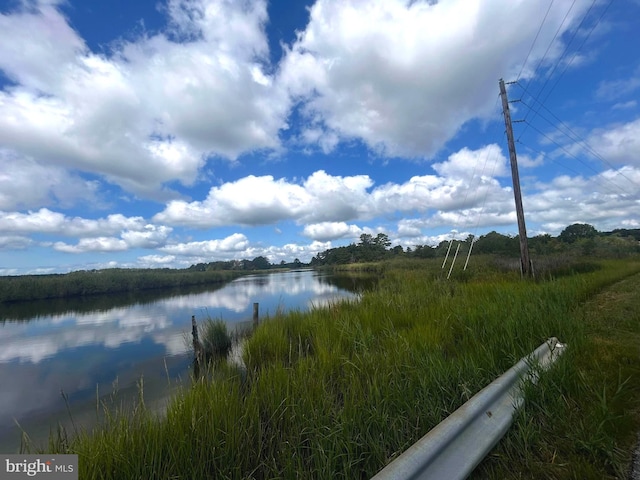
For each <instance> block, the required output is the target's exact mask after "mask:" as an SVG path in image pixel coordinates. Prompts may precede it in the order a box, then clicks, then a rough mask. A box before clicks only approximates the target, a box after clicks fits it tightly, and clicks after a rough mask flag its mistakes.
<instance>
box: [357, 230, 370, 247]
mask: <svg viewBox="0 0 640 480" xmlns="http://www.w3.org/2000/svg"><path fill="white" fill-rule="evenodd" d="M372 243H373V236H372V235H369V234H368V233H363V234H362V235H360V243H359V244H358V246H361V247H367V246H369V245H371V244H372Z"/></svg>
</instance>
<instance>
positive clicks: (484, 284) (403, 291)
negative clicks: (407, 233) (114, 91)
mask: <svg viewBox="0 0 640 480" xmlns="http://www.w3.org/2000/svg"><path fill="white" fill-rule="evenodd" d="M440 263H441V260H439V261H432V262H421V261H416V260H412V261H411V262H403V263H394V264H391V265H387V266H386V267H385V268H384V273H383V278H382V279H381V281H380V283H379V285H378V288H377V289H376V290H375V291H373V292H369V293H366V294H364V295H363V297H362V299H361V301H360V302H359V303H357V304H348V303H340V304H336V305H333V306H331V307H330V308H326V309H317V310H313V311H311V312H309V313H306V314H302V313H296V312H293V313H290V314H287V315H285V316H281V317H277V318H274V319H271V320H270V321H268V322H265V323H263V324H262V325H261V326H260V327H259V328H258V329H257V330H256V331H255V332H254V334H253V335H252V336H251V337H250V338H249V339H248V340H247V341H246V344H245V347H244V362H245V365H246V370H243V369H241V368H238V367H237V366H234V365H231V364H227V363H225V362H221V363H217V364H216V365H214V366H213V367H212V369H211V371H210V373H209V374H208V375H207V376H206V378H204V379H200V380H199V381H197V382H196V383H195V384H194V385H193V387H192V388H190V389H189V390H187V391H184V392H182V393H181V394H179V395H178V396H177V397H176V398H175V400H174V401H173V402H172V403H171V405H170V406H169V408H168V410H167V412H166V415H164V416H163V417H161V418H157V417H154V416H153V415H152V414H151V413H149V412H148V411H147V410H146V409H145V408H144V403H143V401H142V399H141V402H140V404H139V405H138V406H137V408H136V409H135V411H133V412H128V413H127V412H109V415H108V418H107V420H106V421H105V422H104V423H103V425H102V426H101V428H99V429H97V430H95V431H94V432H91V433H82V434H81V435H80V436H79V437H77V438H72V439H67V438H65V436H64V435H60V436H57V437H52V440H51V444H50V446H49V451H50V452H59V453H77V454H79V456H80V478H83V479H94V478H95V479H98V478H99V479H134V478H135V479H141V478H145V479H147V478H159V479H193V478H255V479H272V478H314V479H316V478H327V479H329V478H345V479H355V478H370V477H371V476H372V475H374V474H375V473H376V472H377V471H379V470H380V469H381V468H382V467H383V466H384V465H385V464H387V463H388V462H389V461H391V460H392V459H394V458H395V457H396V456H398V455H399V454H400V453H401V452H402V451H403V450H405V449H406V448H407V447H409V446H410V445H411V444H412V443H414V442H415V441H416V440H417V439H419V438H420V437H421V436H422V435H424V434H425V433H426V432H427V431H429V430H430V429H431V428H432V427H433V426H435V425H436V424H437V423H439V422H440V421H441V420H443V419H444V418H445V417H446V416H447V415H449V414H450V413H451V412H453V411H454V410H455V409H456V408H458V407H459V406H460V405H462V404H463V403H464V402H465V401H466V400H468V399H469V398H470V397H471V396H473V394H475V393H476V392H477V391H478V390H480V389H481V388H482V387H484V386H485V385H486V384H488V383H489V382H490V381H491V380H493V379H494V378H495V377H497V376H499V375H500V374H501V373H503V372H504V371H505V370H507V369H508V368H509V367H511V366H512V365H513V364H514V363H515V362H516V361H517V360H518V359H520V358H521V357H523V356H525V355H526V354H528V353H529V352H531V351H532V350H533V349H534V348H535V347H537V346H538V345H540V344H541V343H542V342H543V341H544V340H546V339H547V338H549V337H551V336H556V337H558V338H559V339H560V340H561V341H562V342H566V343H568V344H569V348H568V350H567V352H566V353H565V355H563V357H561V359H560V360H559V361H558V362H557V363H556V365H555V366H554V368H553V369H552V370H550V371H549V373H548V374H546V375H545V376H543V378H542V379H541V381H540V383H539V388H537V389H535V390H531V391H529V392H528V403H527V406H526V408H525V409H524V410H523V411H522V412H521V414H520V415H519V416H518V418H517V419H516V423H515V425H514V426H513V427H512V429H511V430H510V432H509V433H508V435H507V436H506V437H505V439H504V441H503V442H501V444H500V445H499V446H498V447H497V449H496V450H495V451H494V452H492V453H491V454H490V455H489V456H488V457H487V459H486V460H485V461H484V462H483V463H482V464H481V466H480V467H479V469H478V470H477V472H476V473H474V476H475V477H476V478H500V479H502V478H536V479H537V478H594V479H595V478H598V479H602V478H620V477H621V476H623V474H624V471H625V469H626V468H627V465H628V462H629V460H630V451H631V446H632V443H633V440H634V435H635V432H636V431H637V430H638V428H640V422H639V418H638V411H639V405H640V392H639V391H638V386H639V385H640V369H639V365H640V358H639V348H640V347H639V346H640V341H639V339H640V338H639V335H640V303H639V300H638V297H640V296H639V295H637V292H638V290H639V289H640V274H639V272H640V261H638V260H636V261H629V260H625V261H607V262H599V263H597V264H596V263H593V262H590V263H582V264H578V265H576V268H567V267H566V266H565V268H563V270H562V272H561V274H559V275H556V276H554V275H553V270H552V269H549V270H548V271H547V272H546V274H545V275H544V278H545V279H544V280H540V281H535V282H534V281H523V280H520V278H519V274H515V273H504V272H501V271H499V270H496V269H495V268H494V267H493V265H492V264H489V263H485V264H478V262H477V261H476V262H475V264H476V266H475V267H473V269H472V270H470V271H467V272H464V274H460V273H458V275H457V278H452V279H451V280H450V281H447V280H444V279H443V278H442V276H443V275H442V270H441V269H440ZM576 272H584V273H576ZM454 277H456V275H454ZM621 280H622V281H621Z"/></svg>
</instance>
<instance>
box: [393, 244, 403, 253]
mask: <svg viewBox="0 0 640 480" xmlns="http://www.w3.org/2000/svg"><path fill="white" fill-rule="evenodd" d="M391 252H392V253H393V254H394V255H402V254H403V253H404V249H403V248H402V245H396V246H395V247H393V248H392V249H391Z"/></svg>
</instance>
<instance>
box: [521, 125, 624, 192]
mask: <svg viewBox="0 0 640 480" xmlns="http://www.w3.org/2000/svg"><path fill="white" fill-rule="evenodd" d="M529 126H530V127H531V128H532V129H533V130H535V131H536V132H538V133H539V134H540V135H542V136H543V137H545V138H546V139H547V140H549V141H550V142H551V143H553V144H554V145H556V146H557V147H558V148H560V149H561V150H562V151H563V152H565V153H566V154H567V156H569V157H571V158H573V159H575V160H577V161H578V162H580V163H581V164H582V165H584V166H585V167H586V168H588V169H589V170H591V171H592V172H594V173H595V174H596V175H600V174H601V173H602V172H600V171H598V170H596V169H595V168H593V167H592V166H591V165H589V164H588V163H586V162H584V161H583V160H582V159H581V158H579V157H577V156H576V155H574V154H573V153H572V152H570V151H569V150H567V149H566V148H565V146H564V145H561V144H559V143H558V142H556V141H555V139H553V138H551V137H550V136H549V135H547V134H546V133H544V132H543V131H541V130H539V129H538V128H536V127H534V126H533V125H531V124H529ZM561 133H562V132H561ZM520 143H522V142H520ZM575 173H577V172H575ZM578 175H580V174H578ZM602 178H604V179H605V180H606V181H607V182H609V183H611V185H613V186H614V187H615V190H612V192H613V193H619V192H620V191H622V192H623V193H624V194H627V195H630V193H629V192H628V191H627V190H626V189H624V188H622V187H621V186H620V185H618V184H616V183H614V182H613V181H612V180H611V179H609V178H606V177H602Z"/></svg>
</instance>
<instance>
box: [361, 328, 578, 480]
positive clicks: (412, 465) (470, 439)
mask: <svg viewBox="0 0 640 480" xmlns="http://www.w3.org/2000/svg"><path fill="white" fill-rule="evenodd" d="M565 347H566V345H564V344H562V343H560V342H558V339H557V338H555V337H554V338H550V339H549V340H547V341H546V342H545V343H543V344H542V345H540V346H539V347H538V348H536V349H535V350H534V351H533V352H532V353H531V354H529V355H528V356H527V357H525V358H523V359H521V360H520V361H519V362H518V363H516V364H515V365H514V366H513V367H511V368H510V369H509V370H507V371H506V372H505V373H504V374H503V375H502V376H500V377H499V378H497V379H496V380H494V381H493V382H492V383H491V384H489V385H488V386H486V387H485V388H483V389H482V390H480V392H478V393H477V394H476V395H475V396H474V397H473V398H471V399H470V400H469V401H468V402H467V403H465V404H464V405H463V406H462V407H460V408H459V409H458V410H456V411H455V412H453V413H452V414H451V415H449V416H448V417H447V418H446V419H445V420H443V421H442V422H441V423H439V424H438V425H437V426H436V427H435V428H433V429H432V430H431V431H430V432H429V433H427V434H426V435H425V436H424V437H422V438H421V439H420V440H418V442H417V443H415V444H414V445H412V446H411V447H410V448H409V449H408V450H406V451H405V452H404V453H403V454H402V455H400V456H399V457H398V458H397V459H395V460H394V461H393V462H391V463H390V464H389V465H387V466H386V467H385V468H384V469H382V470H381V471H380V472H379V473H378V474H377V475H375V476H374V477H373V478H372V480H418V479H429V480H439V479H443V480H455V479H464V478H466V477H467V476H469V475H470V474H471V472H472V471H473V469H474V468H475V467H476V466H478V464H479V463H480V462H481V461H482V459H483V458H484V457H485V456H486V455H487V453H489V451H490V450H491V449H492V448H493V447H494V446H495V445H496V443H498V441H499V440H500V439H501V438H502V437H503V436H504V434H505V433H506V432H507V430H508V429H509V427H510V426H511V424H512V423H513V417H514V413H515V412H516V411H517V409H518V408H520V406H521V405H522V404H523V402H524V397H523V394H522V389H521V384H522V382H523V381H530V382H532V383H534V384H535V383H537V381H538V378H539V374H540V372H541V371H543V370H546V369H547V368H548V367H549V366H550V365H551V364H552V363H553V362H555V360H556V359H557V358H558V357H559V356H560V355H561V354H562V352H563V351H564V348H565Z"/></svg>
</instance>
